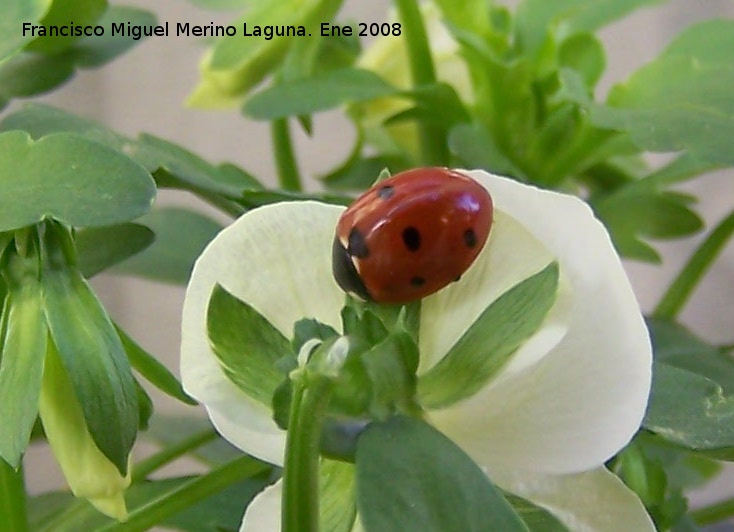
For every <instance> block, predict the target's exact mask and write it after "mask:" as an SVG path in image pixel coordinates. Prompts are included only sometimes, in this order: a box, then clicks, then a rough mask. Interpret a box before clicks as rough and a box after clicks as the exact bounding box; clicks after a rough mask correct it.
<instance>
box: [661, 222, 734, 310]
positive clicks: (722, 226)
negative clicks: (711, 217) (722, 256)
mask: <svg viewBox="0 0 734 532" xmlns="http://www.w3.org/2000/svg"><path fill="white" fill-rule="evenodd" d="M732 233H734V211H732V212H730V213H729V215H728V216H727V217H726V218H724V219H723V220H722V221H721V222H720V223H719V225H718V226H716V228H715V229H714V230H713V231H711V233H710V234H709V236H708V237H706V240H704V241H703V243H702V244H701V245H700V246H699V247H698V249H697V250H696V251H695V252H694V253H693V255H692V256H691V258H690V259H689V260H688V263H687V264H686V265H685V266H684V268H683V270H681V272H680V273H679V274H678V277H676V278H675V280H674V281H673V283H672V284H671V285H670V287H669V288H668V291H667V292H666V293H665V295H664V296H663V298H662V299H661V300H660V303H658V306H657V307H656V308H655V311H654V312H653V316H655V317H656V318H664V319H673V318H675V317H676V316H677V315H678V313H679V312H680V310H681V309H682V308H683V306H684V305H685V304H686V302H687V301H688V298H689V297H690V296H691V293H693V290H694V288H696V285H697V284H698V282H699V281H700V280H701V279H702V278H703V275H704V274H705V273H706V271H707V270H708V269H709V267H710V266H711V264H713V262H714V260H715V259H716V257H718V255H719V253H720V252H721V250H722V249H723V248H724V245H725V244H726V243H727V241H728V240H729V238H731V236H732Z"/></svg>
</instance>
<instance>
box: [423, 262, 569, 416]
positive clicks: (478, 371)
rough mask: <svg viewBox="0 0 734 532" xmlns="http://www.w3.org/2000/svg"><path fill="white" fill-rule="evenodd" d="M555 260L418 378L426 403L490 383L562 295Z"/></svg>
mask: <svg viewBox="0 0 734 532" xmlns="http://www.w3.org/2000/svg"><path fill="white" fill-rule="evenodd" d="M558 275H559V274H558V264H557V263H555V262H553V263H551V264H550V265H548V266H546V267H545V268H544V269H543V270H541V271H540V272H538V273H536V274H535V275H533V276H532V277H529V278H528V279H526V280H524V281H522V282H520V283H518V284H517V285H515V286H514V287H513V288H511V289H509V290H508V291H507V292H505V293H504V294H502V295H501V296H500V297H499V298H497V300H496V301H494V302H493V303H492V304H491V305H490V306H489V307H487V308H486V309H485V310H484V312H482V313H481V314H480V315H479V317H478V318H477V320H476V321H475V322H474V323H473V324H472V325H471V327H469V329H468V330H467V331H466V332H465V333H464V335H463V336H462V337H461V338H459V340H458V341H457V342H456V344H454V346H453V347H452V348H451V350H450V351H449V352H448V353H446V355H445V356H444V357H443V358H442V359H441V360H440V361H439V362H438V363H437V364H436V365H435V366H433V367H432V368H431V369H430V370H428V371H427V372H426V373H424V374H423V375H421V376H420V377H419V379H418V395H419V397H420V402H421V404H423V405H424V406H426V407H431V408H437V407H440V406H446V405H449V404H452V403H455V402H456V401H458V400H460V399H463V398H465V397H469V396H471V395H472V394H473V393H475V392H476V391H477V390H478V389H480V388H481V387H482V386H484V385H485V384H486V383H487V381H488V380H489V379H491V378H492V377H493V376H494V375H495V374H496V373H497V371H499V369H500V368H502V366H503V365H504V364H505V363H506V362H507V360H508V359H509V358H510V357H511V356H512V354H513V353H514V352H515V351H516V350H517V349H518V348H519V347H520V346H521V345H522V343H523V342H525V341H526V340H527V339H528V338H530V336H532V335H533V334H534V333H535V332H536V331H537V330H538V329H539V328H540V326H541V324H542V323H543V320H544V319H545V316H546V314H547V313H548V311H549V310H550V309H551V307H552V306H553V304H554V303H555V300H556V291H557V289H558Z"/></svg>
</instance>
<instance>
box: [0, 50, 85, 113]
mask: <svg viewBox="0 0 734 532" xmlns="http://www.w3.org/2000/svg"><path fill="white" fill-rule="evenodd" d="M73 75H74V60H73V58H72V57H71V56H69V55H64V54H62V55H60V56H48V55H42V54H36V53H30V52H22V53H19V54H16V55H14V56H13V57H11V58H9V59H7V60H6V61H5V62H3V63H0V108H2V107H4V106H5V105H7V104H8V103H9V102H10V100H12V99H14V98H27V97H29V96H35V95H38V94H43V93H44V92H48V91H50V90H51V89H53V88H54V87H57V86H59V85H61V84H62V83H65V82H66V81H68V80H69V79H70V78H71V77H72V76H73Z"/></svg>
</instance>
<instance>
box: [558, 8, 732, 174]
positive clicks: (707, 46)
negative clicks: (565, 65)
mask: <svg viewBox="0 0 734 532" xmlns="http://www.w3.org/2000/svg"><path fill="white" fill-rule="evenodd" d="M733 32H734V21H730V20H727V21H724V20H716V21H707V22H702V23H700V24H697V25H694V26H692V27H690V28H688V29H687V30H685V31H684V32H682V33H681V34H680V35H678V36H677V37H676V39H675V40H674V41H673V42H672V43H671V44H670V45H669V46H668V48H667V49H666V50H665V51H664V52H663V54H661V55H660V57H658V58H657V59H656V60H654V61H652V62H651V63H648V64H647V65H645V66H643V67H642V68H641V69H639V70H638V71H637V72H635V73H634V74H633V75H632V77H630V78H629V79H628V80H627V81H626V82H625V83H622V84H620V85H617V86H616V87H614V88H613V89H612V91H610V94H609V98H608V104H607V105H601V104H594V103H592V102H589V101H588V99H586V100H585V99H584V98H583V97H580V95H579V94H578V92H577V91H575V90H571V92H573V93H575V94H576V97H577V101H578V102H579V103H580V104H581V105H582V106H585V107H586V108H587V109H588V110H589V112H590V118H591V121H592V122H593V123H594V124H596V125H599V126H601V127H605V128H611V129H618V130H621V131H625V132H627V133H628V134H629V135H630V138H631V139H632V140H633V141H634V142H635V143H636V144H637V145H638V146H640V147H641V148H643V149H645V150H649V151H660V152H670V151H683V150H685V151H688V152H690V153H692V154H695V155H697V156H698V157H700V158H702V159H705V160H708V161H711V162H715V163H719V164H724V165H731V164H734V154H732V151H731V150H730V149H729V144H728V143H727V142H726V140H727V139H728V138H731V137H732V135H734V94H733V93H732V91H731V90H730V89H731V87H732V85H734V52H733V50H734V47H732V44H731V41H732V37H731V35H732V33H733ZM572 77H573V76H572V75H571V74H569V73H568V72H565V73H562V78H565V81H564V84H565V85H566V86H567V87H572V86H574V84H575V81H574V80H573V79H572Z"/></svg>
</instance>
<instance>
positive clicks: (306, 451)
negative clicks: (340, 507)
mask: <svg viewBox="0 0 734 532" xmlns="http://www.w3.org/2000/svg"><path fill="white" fill-rule="evenodd" d="M333 388H334V383H333V382H332V380H331V379H330V378H329V377H326V376H323V375H317V374H314V375H306V374H304V373H300V374H298V375H296V376H295V377H294V379H293V398H292V400H291V413H290V418H289V422H288V436H287V440H286V456H285V465H284V468H283V504H282V514H281V519H282V523H281V525H282V526H281V530H282V531H283V532H318V530H319V444H320V440H321V431H322V428H323V425H324V419H325V417H326V410H327V407H328V405H329V400H330V399H331V393H332V391H333Z"/></svg>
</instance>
